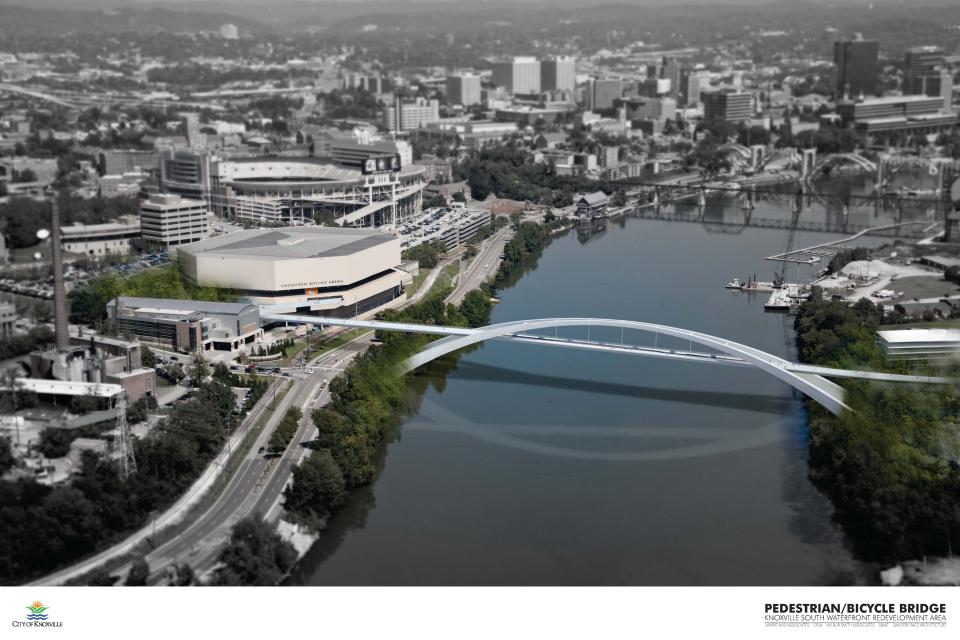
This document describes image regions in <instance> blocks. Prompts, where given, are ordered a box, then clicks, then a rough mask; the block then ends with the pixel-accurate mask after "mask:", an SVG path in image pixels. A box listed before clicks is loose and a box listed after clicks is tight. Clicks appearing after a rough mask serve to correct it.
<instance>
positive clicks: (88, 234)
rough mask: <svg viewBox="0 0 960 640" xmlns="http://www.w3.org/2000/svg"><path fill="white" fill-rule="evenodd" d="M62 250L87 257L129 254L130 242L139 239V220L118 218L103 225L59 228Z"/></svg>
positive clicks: (76, 225) (128, 217) (124, 217)
mask: <svg viewBox="0 0 960 640" xmlns="http://www.w3.org/2000/svg"><path fill="white" fill-rule="evenodd" d="M60 237H61V239H62V242H61V244H62V245H63V250H64V251H68V252H70V253H80V254H84V255H89V256H104V255H108V254H111V253H116V254H127V253H130V249H131V247H132V244H131V243H132V242H133V241H134V240H136V239H137V238H139V237H140V220H139V219H137V217H136V216H120V217H118V218H117V220H116V222H107V223H104V224H80V223H74V224H71V225H68V226H66V227H61V229H60Z"/></svg>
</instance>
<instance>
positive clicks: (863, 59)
mask: <svg viewBox="0 0 960 640" xmlns="http://www.w3.org/2000/svg"><path fill="white" fill-rule="evenodd" d="M879 53H880V43H879V42H877V41H876V40H863V39H859V38H858V39H854V40H840V41H837V42H835V43H833V63H834V64H835V65H836V66H837V84H836V90H837V96H839V97H843V96H851V97H856V96H859V95H864V96H867V95H872V94H873V93H874V92H875V91H876V88H877V73H878V71H879V65H878V64H877V58H878V57H879Z"/></svg>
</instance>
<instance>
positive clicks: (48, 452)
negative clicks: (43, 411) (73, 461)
mask: <svg viewBox="0 0 960 640" xmlns="http://www.w3.org/2000/svg"><path fill="white" fill-rule="evenodd" d="M75 437H76V434H75V433H74V432H73V431H72V430H71V429H44V430H43V431H41V432H40V442H39V444H38V445H37V448H38V449H39V450H40V453H42V454H43V456H44V457H45V458H62V457H63V456H65V455H67V453H69V452H70V444H71V443H72V442H73V439H74V438H75Z"/></svg>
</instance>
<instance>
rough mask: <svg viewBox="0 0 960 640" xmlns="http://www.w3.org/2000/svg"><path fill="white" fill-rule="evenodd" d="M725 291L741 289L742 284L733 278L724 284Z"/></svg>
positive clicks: (738, 279)
mask: <svg viewBox="0 0 960 640" xmlns="http://www.w3.org/2000/svg"><path fill="white" fill-rule="evenodd" d="M725 288H727V289H743V283H742V282H740V278H734V279H733V280H731V281H730V282H728V283H727V284H726V287H725Z"/></svg>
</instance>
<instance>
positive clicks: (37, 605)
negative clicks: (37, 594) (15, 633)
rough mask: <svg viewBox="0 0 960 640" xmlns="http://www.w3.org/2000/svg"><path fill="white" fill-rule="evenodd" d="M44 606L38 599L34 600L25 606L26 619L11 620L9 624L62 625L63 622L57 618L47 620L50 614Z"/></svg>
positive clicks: (21, 625) (18, 625)
mask: <svg viewBox="0 0 960 640" xmlns="http://www.w3.org/2000/svg"><path fill="white" fill-rule="evenodd" d="M49 608H50V607H48V606H46V605H45V604H43V603H42V602H40V601H39V600H34V601H33V604H31V605H28V606H27V611H28V612H29V613H27V621H26V622H24V621H23V620H13V621H12V622H11V623H10V624H11V626H13V627H62V626H63V622H61V621H59V620H48V619H47V618H49V617H50V615H49V614H48V613H47V609H49Z"/></svg>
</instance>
